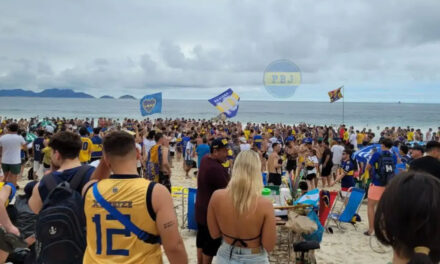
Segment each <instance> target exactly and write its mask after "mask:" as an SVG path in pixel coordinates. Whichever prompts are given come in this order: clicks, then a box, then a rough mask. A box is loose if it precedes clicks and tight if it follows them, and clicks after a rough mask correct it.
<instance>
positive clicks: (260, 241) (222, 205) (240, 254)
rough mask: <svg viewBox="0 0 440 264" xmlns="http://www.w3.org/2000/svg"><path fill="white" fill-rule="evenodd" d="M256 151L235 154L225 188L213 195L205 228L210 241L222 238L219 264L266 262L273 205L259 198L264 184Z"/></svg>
mask: <svg viewBox="0 0 440 264" xmlns="http://www.w3.org/2000/svg"><path fill="white" fill-rule="evenodd" d="M260 169H261V161H260V157H259V155H258V153H257V152H255V151H253V150H247V151H243V152H240V154H238V156H237V158H236V160H235V163H234V167H233V170H232V177H231V180H230V182H229V184H228V186H227V188H226V189H222V190H217V191H216V192H214V194H213V195H212V198H211V201H210V203H209V207H208V228H209V233H210V235H211V237H212V238H214V239H216V238H220V237H222V238H223V242H222V245H221V246H220V248H219V250H218V252H217V262H216V263H218V264H223V263H269V260H268V255H267V252H268V251H271V250H273V248H274V246H275V240H276V226H275V215H274V209H273V206H272V202H271V201H269V200H268V199H266V198H263V197H262V196H261V191H262V189H263V182H262V178H261V170H260Z"/></svg>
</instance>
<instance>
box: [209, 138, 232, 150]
mask: <svg viewBox="0 0 440 264" xmlns="http://www.w3.org/2000/svg"><path fill="white" fill-rule="evenodd" d="M227 147H228V140H227V139H226V138H216V139H214V140H213V141H212V143H211V150H214V149H221V148H227Z"/></svg>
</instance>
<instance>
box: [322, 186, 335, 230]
mask: <svg viewBox="0 0 440 264" xmlns="http://www.w3.org/2000/svg"><path fill="white" fill-rule="evenodd" d="M337 198H338V192H337V191H326V190H321V192H320V193H319V213H318V216H319V222H321V225H322V226H326V223H327V219H328V216H329V214H330V212H331V211H332V210H333V207H334V205H335V202H336V199H337Z"/></svg>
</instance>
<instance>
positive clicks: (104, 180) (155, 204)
mask: <svg viewBox="0 0 440 264" xmlns="http://www.w3.org/2000/svg"><path fill="white" fill-rule="evenodd" d="M156 136H157V135H156ZM159 141H160V140H159ZM136 156H137V153H136V146H135V139H134V137H133V136H131V135H129V134H128V133H126V132H123V131H115V132H112V133H110V134H108V135H107V136H106V137H105V138H104V141H103V159H101V162H100V164H99V165H98V168H97V169H96V171H95V173H94V174H93V178H96V179H99V181H98V182H97V183H95V182H91V183H90V184H87V185H86V186H85V187H84V190H83V193H84V196H85V204H84V211H85V215H86V219H87V249H86V252H85V255H84V260H83V261H84V262H83V263H86V264H88V263H98V264H100V263H126V264H130V263H136V264H138V263H139V264H141V263H151V264H155V263H162V249H161V244H162V245H163V248H164V250H165V254H166V255H167V257H168V260H169V261H170V263H182V264H185V263H188V257H187V254H186V251H185V247H184V244H183V241H182V238H181V237H180V234H179V230H178V222H177V217H176V214H175V211H174V206H173V201H172V198H171V195H170V193H169V191H168V190H167V189H166V188H165V187H164V186H162V185H161V184H156V183H155V182H153V181H149V180H146V179H143V178H141V177H140V176H139V175H138V174H137V170H136V163H137V159H136ZM110 171H111V172H113V174H112V175H110Z"/></svg>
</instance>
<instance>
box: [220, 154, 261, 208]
mask: <svg viewBox="0 0 440 264" xmlns="http://www.w3.org/2000/svg"><path fill="white" fill-rule="evenodd" d="M226 189H227V191H228V193H229V195H230V196H231V198H232V204H233V206H234V208H235V210H236V212H237V213H238V215H241V214H243V213H244V212H247V211H249V210H250V207H251V205H252V203H253V202H255V201H256V200H257V198H258V196H259V195H261V190H262V189H263V179H262V175H261V160H260V156H259V155H258V153H257V152H255V151H253V150H246V151H242V152H240V153H239V154H238V156H237V158H236V159H235V162H234V167H233V168H232V177H231V180H230V182H229V184H228V187H227V188H226Z"/></svg>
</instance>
